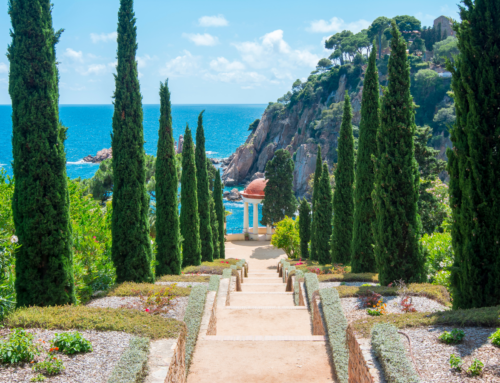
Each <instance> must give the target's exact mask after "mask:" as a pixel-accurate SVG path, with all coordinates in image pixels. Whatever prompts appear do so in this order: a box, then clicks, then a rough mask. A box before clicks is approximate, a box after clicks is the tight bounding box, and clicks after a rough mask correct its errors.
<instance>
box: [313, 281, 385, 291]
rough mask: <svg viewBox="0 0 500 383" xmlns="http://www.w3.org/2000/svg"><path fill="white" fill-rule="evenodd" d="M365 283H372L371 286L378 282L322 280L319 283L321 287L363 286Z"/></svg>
mask: <svg viewBox="0 0 500 383" xmlns="http://www.w3.org/2000/svg"><path fill="white" fill-rule="evenodd" d="M341 283H343V285H341ZM363 285H370V286H376V285H377V283H372V282H320V283H319V288H320V289H327V288H329V287H338V286H356V287H359V286H363Z"/></svg>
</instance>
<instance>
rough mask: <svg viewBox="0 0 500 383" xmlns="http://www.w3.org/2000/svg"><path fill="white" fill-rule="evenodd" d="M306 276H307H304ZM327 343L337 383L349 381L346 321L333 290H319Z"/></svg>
mask: <svg viewBox="0 0 500 383" xmlns="http://www.w3.org/2000/svg"><path fill="white" fill-rule="evenodd" d="M306 275H307V274H306ZM319 296H320V298H321V307H322V309H323V318H324V320H325V324H326V329H325V330H326V333H327V335H328V342H329V343H330V347H331V348H332V359H333V367H334V369H335V373H336V375H337V381H338V382H339V383H348V381H349V371H348V367H349V349H348V348H347V343H346V330H347V319H346V317H345V316H344V311H343V310H342V305H341V304H340V297H339V294H338V292H337V290H335V289H321V290H319Z"/></svg>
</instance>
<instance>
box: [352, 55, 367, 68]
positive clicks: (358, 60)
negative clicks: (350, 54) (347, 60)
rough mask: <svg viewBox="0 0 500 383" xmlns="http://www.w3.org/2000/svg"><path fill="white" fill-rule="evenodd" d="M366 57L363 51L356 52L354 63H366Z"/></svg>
mask: <svg viewBox="0 0 500 383" xmlns="http://www.w3.org/2000/svg"><path fill="white" fill-rule="evenodd" d="M364 61H365V60H364V58H363V55H362V54H361V53H356V56H354V60H352V63H353V64H354V65H363V63H364Z"/></svg>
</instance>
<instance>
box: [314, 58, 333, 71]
mask: <svg viewBox="0 0 500 383" xmlns="http://www.w3.org/2000/svg"><path fill="white" fill-rule="evenodd" d="M332 65H333V64H332V62H331V61H330V60H328V59H325V58H322V59H321V60H319V61H318V64H317V65H316V69H327V68H329V67H331V66H332Z"/></svg>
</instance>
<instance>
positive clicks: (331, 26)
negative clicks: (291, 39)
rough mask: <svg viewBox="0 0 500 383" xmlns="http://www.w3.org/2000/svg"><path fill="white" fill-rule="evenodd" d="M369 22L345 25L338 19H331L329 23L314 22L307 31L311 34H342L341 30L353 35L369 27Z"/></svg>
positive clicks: (324, 21) (360, 21)
mask: <svg viewBox="0 0 500 383" xmlns="http://www.w3.org/2000/svg"><path fill="white" fill-rule="evenodd" d="M370 24H371V23H370V22H369V21H366V20H363V19H360V20H358V21H353V22H351V23H346V22H345V21H344V20H342V19H341V18H339V17H332V18H331V19H330V20H329V21H326V20H314V21H312V22H311V25H310V26H309V28H307V30H308V31H309V32H313V33H329V32H335V33H336V32H342V31H343V30H348V31H351V32H353V33H357V32H359V31H361V30H362V29H366V28H368V27H369V26H370Z"/></svg>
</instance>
